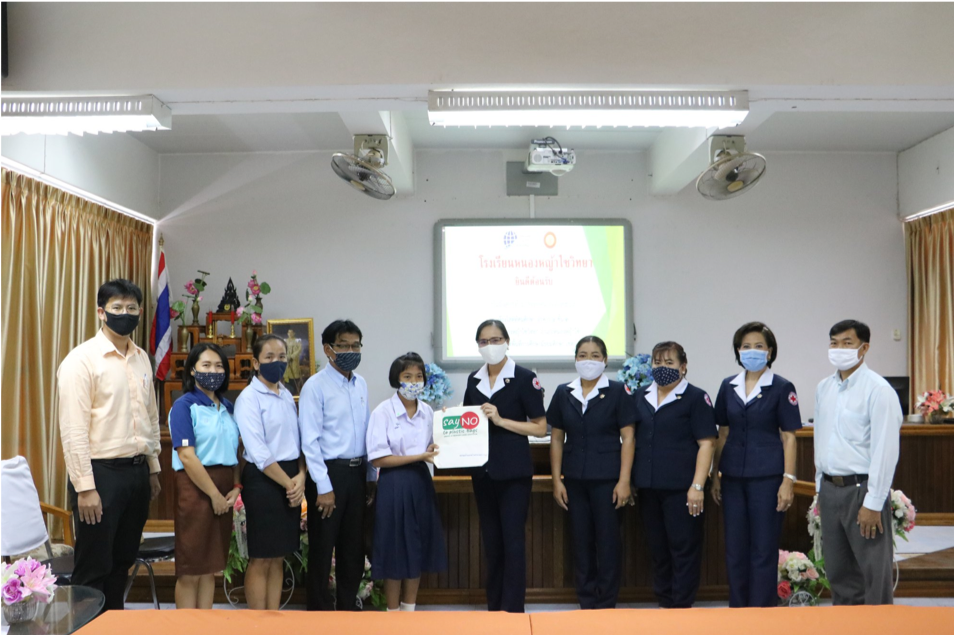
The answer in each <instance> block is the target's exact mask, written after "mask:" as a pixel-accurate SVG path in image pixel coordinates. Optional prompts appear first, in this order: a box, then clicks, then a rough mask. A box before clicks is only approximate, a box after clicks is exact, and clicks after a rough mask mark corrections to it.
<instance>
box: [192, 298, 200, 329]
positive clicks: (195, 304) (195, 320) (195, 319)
mask: <svg viewBox="0 0 954 635" xmlns="http://www.w3.org/2000/svg"><path fill="white" fill-rule="evenodd" d="M198 325H199V301H198V300H193V301H192V326H198Z"/></svg>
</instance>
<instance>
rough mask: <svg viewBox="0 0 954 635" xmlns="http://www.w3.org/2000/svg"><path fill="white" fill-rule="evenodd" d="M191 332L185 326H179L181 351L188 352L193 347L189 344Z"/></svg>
mask: <svg viewBox="0 0 954 635" xmlns="http://www.w3.org/2000/svg"><path fill="white" fill-rule="evenodd" d="M191 335H192V334H191V333H189V331H188V330H187V329H186V327H184V326H180V327H179V352H180V353H188V352H189V349H191V348H192V347H191V346H190V345H189V340H190V338H191Z"/></svg>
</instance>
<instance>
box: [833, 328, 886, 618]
mask: <svg viewBox="0 0 954 635" xmlns="http://www.w3.org/2000/svg"><path fill="white" fill-rule="evenodd" d="M829 337H830V338H831V341H830V344H829V350H828V358H829V360H830V361H831V363H832V364H833V365H834V366H835V367H836V368H837V369H838V372H836V373H835V374H834V375H832V376H830V377H827V378H825V379H824V380H822V382H821V383H820V384H818V389H817V390H816V391H815V487H816V490H817V491H818V505H819V509H820V512H821V521H822V555H823V556H824V558H825V570H826V572H827V574H828V580H829V581H830V582H831V593H832V600H833V601H834V603H835V604H892V603H893V601H894V596H893V591H892V579H891V567H892V560H893V554H894V548H893V542H892V537H891V533H892V532H891V501H890V496H889V494H890V491H891V481H892V480H893V479H894V469H895V466H896V465H897V463H898V448H899V445H900V431H901V422H902V419H903V416H902V414H901V404H900V402H899V401H898V397H897V394H896V393H895V392H894V389H892V388H891V386H890V385H889V384H888V382H886V381H885V380H884V378H883V377H881V376H880V375H878V374H877V373H875V372H874V371H873V370H871V369H870V368H868V365H867V364H865V361H864V357H865V355H866V354H867V352H868V350H869V348H870V341H871V330H870V329H869V328H868V326H867V325H865V324H863V323H861V322H858V321H855V320H844V321H842V322H839V323H838V324H836V325H834V326H833V327H831V331H830V332H829Z"/></svg>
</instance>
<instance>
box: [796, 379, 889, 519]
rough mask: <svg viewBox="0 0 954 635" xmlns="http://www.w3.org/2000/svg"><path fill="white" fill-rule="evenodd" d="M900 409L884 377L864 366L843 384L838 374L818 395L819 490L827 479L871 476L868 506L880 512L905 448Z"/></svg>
mask: <svg viewBox="0 0 954 635" xmlns="http://www.w3.org/2000/svg"><path fill="white" fill-rule="evenodd" d="M903 419H904V417H903V415H902V414H901V404H900V403H899V402H898V395H897V393H895V391H894V389H893V388H891V386H890V384H888V382H887V381H885V380H884V378H883V377H881V376H880V375H878V374H877V373H875V372H874V371H873V370H871V369H869V368H868V365H867V364H862V365H861V366H860V367H859V368H858V370H856V371H855V372H854V373H852V375H851V377H849V378H848V379H847V380H845V381H842V379H841V374H840V373H838V372H836V373H835V374H834V375H832V376H830V377H826V378H825V379H823V380H822V381H821V383H820V384H818V388H817V390H815V489H816V490H820V489H821V482H822V474H829V475H831V476H848V475H851V474H867V475H868V493H867V495H866V496H865V502H864V506H865V507H867V508H868V509H870V510H872V511H881V509H882V508H883V507H884V502H885V500H886V499H887V498H888V494H889V493H890V490H891V481H892V480H893V479H894V468H895V467H896V466H897V464H898V451H899V446H900V444H901V422H902V421H903Z"/></svg>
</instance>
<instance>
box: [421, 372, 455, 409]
mask: <svg viewBox="0 0 954 635" xmlns="http://www.w3.org/2000/svg"><path fill="white" fill-rule="evenodd" d="M424 373H425V374H426V375H427V383H426V385H425V386H424V392H422V393H421V396H420V399H421V401H424V402H426V403H429V404H431V405H432V406H440V405H442V404H443V403H444V401H446V400H447V398H449V397H450V396H451V395H453V394H454V389H453V388H451V385H450V380H448V379H447V373H445V372H444V370H443V369H442V368H441V367H440V366H438V365H437V364H425V365H424Z"/></svg>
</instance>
